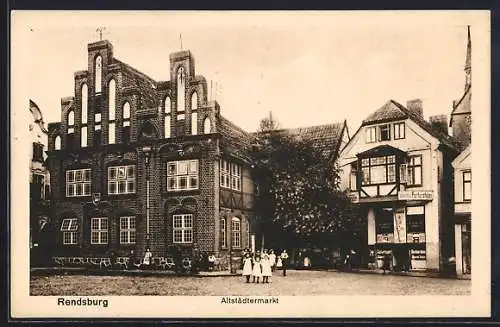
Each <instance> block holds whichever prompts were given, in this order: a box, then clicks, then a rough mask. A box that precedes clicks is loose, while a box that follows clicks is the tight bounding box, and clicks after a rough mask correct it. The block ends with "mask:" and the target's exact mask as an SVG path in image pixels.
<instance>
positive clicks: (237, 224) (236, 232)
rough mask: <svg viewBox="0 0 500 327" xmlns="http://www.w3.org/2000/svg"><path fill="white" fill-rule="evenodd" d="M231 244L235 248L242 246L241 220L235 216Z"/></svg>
mask: <svg viewBox="0 0 500 327" xmlns="http://www.w3.org/2000/svg"><path fill="white" fill-rule="evenodd" d="M231 233H232V234H231V245H232V247H234V248H239V247H241V220H240V219H239V218H236V217H233V219H231Z"/></svg>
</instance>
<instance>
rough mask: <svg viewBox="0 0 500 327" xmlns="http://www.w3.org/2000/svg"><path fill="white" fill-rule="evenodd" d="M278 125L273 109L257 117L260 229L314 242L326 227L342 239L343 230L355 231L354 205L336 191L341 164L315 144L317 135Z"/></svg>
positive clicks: (284, 240) (286, 238)
mask: <svg viewBox="0 0 500 327" xmlns="http://www.w3.org/2000/svg"><path fill="white" fill-rule="evenodd" d="M276 126H278V123H277V121H276V120H275V119H274V118H273V117H272V115H271V113H270V115H269V117H266V118H264V119H263V120H262V121H261V124H260V130H259V131H258V133H257V136H258V140H257V141H256V144H255V145H254V147H253V153H252V155H253V158H254V160H255V162H256V166H257V168H258V175H259V176H258V180H259V194H258V199H257V206H256V210H257V212H258V216H259V217H260V218H261V220H260V225H261V227H262V230H264V231H266V232H269V233H266V234H269V235H272V236H273V237H274V238H278V239H279V242H282V243H288V245H290V243H293V244H297V242H299V243H314V242H315V241H318V240H319V239H320V238H323V239H324V238H325V237H324V236H325V233H327V235H332V236H333V235H335V236H337V239H338V238H339V237H340V236H342V235H344V237H342V238H343V239H346V237H345V234H346V233H347V234H350V233H353V232H355V231H359V229H360V227H361V220H360V218H359V217H360V215H358V214H357V207H355V206H353V205H352V203H351V201H350V199H349V197H348V196H347V194H346V193H345V192H342V191H340V189H339V170H338V168H337V167H336V166H335V165H334V164H333V162H332V161H331V159H330V158H329V157H327V156H326V155H325V154H324V153H322V151H320V150H319V149H318V148H317V147H315V140H310V139H305V138H301V136H300V135H294V134H290V133H288V132H287V131H286V130H279V129H276V128H275V127H276ZM321 235H322V236H321ZM320 236H321V237H320ZM267 239H269V238H267ZM347 239H349V237H347ZM346 246H348V245H346Z"/></svg>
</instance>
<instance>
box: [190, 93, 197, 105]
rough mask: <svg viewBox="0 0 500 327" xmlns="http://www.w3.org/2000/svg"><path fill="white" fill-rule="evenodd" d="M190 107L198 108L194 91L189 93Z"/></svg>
mask: <svg viewBox="0 0 500 327" xmlns="http://www.w3.org/2000/svg"><path fill="white" fill-rule="evenodd" d="M191 109H198V94H196V91H195V92H193V95H191Z"/></svg>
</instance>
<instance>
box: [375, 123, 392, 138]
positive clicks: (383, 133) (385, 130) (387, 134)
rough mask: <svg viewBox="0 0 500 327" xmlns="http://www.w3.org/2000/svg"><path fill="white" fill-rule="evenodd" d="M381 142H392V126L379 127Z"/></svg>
mask: <svg viewBox="0 0 500 327" xmlns="http://www.w3.org/2000/svg"><path fill="white" fill-rule="evenodd" d="M378 128H379V134H378V135H379V141H390V139H391V125H389V124H386V125H380V126H379V127H378Z"/></svg>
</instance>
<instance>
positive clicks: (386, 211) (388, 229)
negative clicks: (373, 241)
mask: <svg viewBox="0 0 500 327" xmlns="http://www.w3.org/2000/svg"><path fill="white" fill-rule="evenodd" d="M375 223H376V230H377V234H381V235H386V234H393V233H394V217H393V211H392V209H391V208H381V209H379V210H376V216H375Z"/></svg>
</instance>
